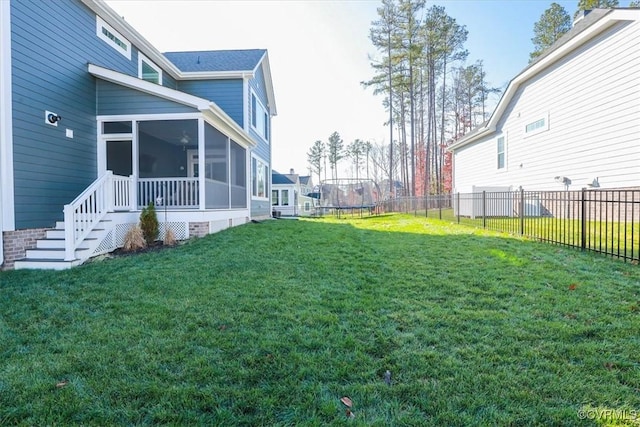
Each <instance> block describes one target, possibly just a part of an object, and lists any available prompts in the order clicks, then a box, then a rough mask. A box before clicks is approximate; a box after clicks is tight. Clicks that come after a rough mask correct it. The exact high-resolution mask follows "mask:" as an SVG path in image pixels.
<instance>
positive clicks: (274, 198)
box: [271, 190, 280, 206]
mask: <svg viewBox="0 0 640 427" xmlns="http://www.w3.org/2000/svg"><path fill="white" fill-rule="evenodd" d="M278 194H280V192H279V191H278V190H271V206H278V205H279V204H280V202H279V201H278Z"/></svg>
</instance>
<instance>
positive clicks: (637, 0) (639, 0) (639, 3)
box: [629, 0, 640, 7]
mask: <svg viewBox="0 0 640 427" xmlns="http://www.w3.org/2000/svg"><path fill="white" fill-rule="evenodd" d="M629 7H640V0H631V2H629Z"/></svg>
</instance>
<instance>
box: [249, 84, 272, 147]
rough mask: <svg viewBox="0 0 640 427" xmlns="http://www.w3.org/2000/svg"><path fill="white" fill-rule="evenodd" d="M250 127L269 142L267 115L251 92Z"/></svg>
mask: <svg viewBox="0 0 640 427" xmlns="http://www.w3.org/2000/svg"><path fill="white" fill-rule="evenodd" d="M251 127H253V130H255V131H256V132H257V133H258V134H259V135H260V136H261V137H263V138H264V139H265V141H267V142H269V113H268V112H267V109H266V108H264V106H263V105H262V104H261V103H260V100H259V99H258V97H257V96H256V94H255V93H253V92H251Z"/></svg>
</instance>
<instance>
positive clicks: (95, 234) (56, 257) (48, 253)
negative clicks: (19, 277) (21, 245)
mask: <svg viewBox="0 0 640 427" xmlns="http://www.w3.org/2000/svg"><path fill="white" fill-rule="evenodd" d="M109 223H110V221H108V220H105V221H100V224H99V225H98V227H96V228H94V229H93V230H92V231H91V233H89V235H88V236H87V237H86V238H85V239H84V240H83V242H82V243H81V244H80V245H79V246H78V248H77V249H76V250H75V259H74V260H72V261H65V247H64V244H65V241H64V233H65V230H64V222H62V221H58V222H57V223H56V227H55V228H54V229H52V230H48V231H47V235H46V237H45V238H44V239H40V240H38V241H37V243H36V248H35V249H28V250H27V253H26V257H24V258H22V259H19V260H16V262H15V269H16V270H22V269H36V270H66V269H68V268H71V267H75V266H76V265H80V264H82V263H83V262H84V261H86V260H87V259H89V258H90V257H91V255H92V254H93V251H94V250H95V248H96V246H97V245H98V242H99V240H100V238H102V237H103V236H104V234H105V232H106V230H107V229H108V228H109V227H108V226H109Z"/></svg>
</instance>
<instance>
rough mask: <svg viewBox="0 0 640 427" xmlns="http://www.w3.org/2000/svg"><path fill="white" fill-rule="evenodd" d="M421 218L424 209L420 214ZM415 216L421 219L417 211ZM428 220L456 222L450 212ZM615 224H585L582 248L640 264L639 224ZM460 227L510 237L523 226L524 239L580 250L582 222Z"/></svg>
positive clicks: (510, 221)
mask: <svg viewBox="0 0 640 427" xmlns="http://www.w3.org/2000/svg"><path fill="white" fill-rule="evenodd" d="M421 213H422V215H424V209H423V210H422V212H421ZM415 214H417V215H420V212H419V211H417V212H415ZM427 214H428V216H430V217H435V218H438V217H439V216H440V215H442V218H443V219H446V220H449V221H451V222H457V221H458V218H457V217H456V216H455V215H454V212H453V209H442V213H440V212H439V211H438V210H437V209H434V210H430V211H429V212H428V213H427ZM620 219H621V220H622V221H621V222H619V221H616V220H615V218H607V219H606V220H604V219H603V220H602V221H587V222H586V225H585V232H586V233H585V234H586V237H585V247H586V248H587V249H589V250H591V251H593V252H599V253H605V254H608V255H612V256H616V257H620V258H625V257H626V259H627V260H630V261H636V262H637V261H638V260H640V223H639V222H638V221H637V217H636V221H635V222H631V221H630V220H629V221H628V222H626V223H625V222H624V218H623V217H621V218H620ZM460 223H462V224H464V225H469V226H476V227H483V223H484V224H485V227H486V229H488V230H494V231H502V232H506V233H512V234H520V232H521V226H522V225H524V235H525V236H529V237H531V238H535V239H540V240H542V241H550V242H556V243H559V244H563V245H567V246H574V247H578V248H580V247H581V246H582V222H581V221H580V220H578V219H566V218H553V217H526V218H525V219H524V224H521V221H520V218H519V217H510V218H505V217H487V218H486V220H485V221H483V219H482V218H481V217H480V218H474V219H471V218H468V217H461V218H460Z"/></svg>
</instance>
